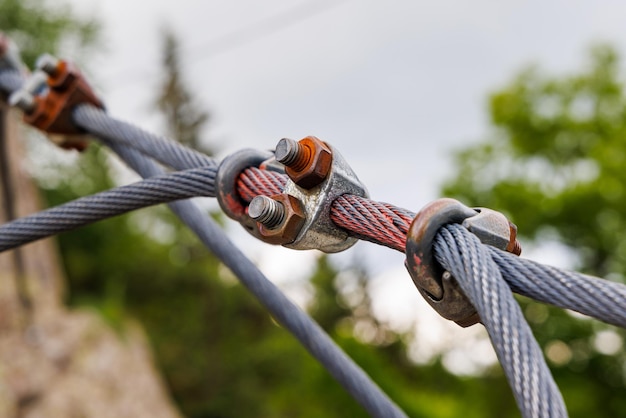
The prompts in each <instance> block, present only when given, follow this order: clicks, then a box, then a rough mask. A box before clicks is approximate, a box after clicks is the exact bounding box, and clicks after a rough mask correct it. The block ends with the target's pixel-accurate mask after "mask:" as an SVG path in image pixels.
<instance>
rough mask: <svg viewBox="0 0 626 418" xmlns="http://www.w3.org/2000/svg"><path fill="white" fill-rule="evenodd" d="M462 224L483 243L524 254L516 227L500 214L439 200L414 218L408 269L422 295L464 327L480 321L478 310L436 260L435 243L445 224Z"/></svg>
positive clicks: (409, 243) (438, 311)
mask: <svg viewBox="0 0 626 418" xmlns="http://www.w3.org/2000/svg"><path fill="white" fill-rule="evenodd" d="M451 223H458V224H462V225H463V226H464V227H465V228H467V229H468V230H469V231H470V232H472V233H473V234H474V235H476V236H477V237H478V238H479V239H480V241H481V242H482V243H483V244H487V245H491V246H494V247H496V248H499V249H501V250H505V251H508V252H511V253H514V254H516V255H519V254H520V253H521V247H520V246H519V243H518V242H517V240H516V239H515V238H516V235H517V228H516V227H515V225H514V224H512V223H511V222H509V220H508V219H507V218H506V217H505V216H504V215H503V214H501V213H500V212H496V211H494V210H491V209H486V208H474V209H472V208H469V207H467V206H465V205H463V204H462V203H461V202H459V201H457V200H454V199H447V198H446V199H438V200H435V201H434V202H432V203H430V204H428V205H426V206H425V207H424V208H423V209H422V210H421V211H420V212H419V213H418V214H417V216H416V217H415V219H414V220H413V222H412V223H411V226H410V228H409V232H408V234H407V241H406V262H405V265H406V268H407V270H408V271H409V274H410V275H411V278H412V279H413V282H414V283H415V286H416V287H417V289H418V290H419V292H420V293H421V295H422V296H423V297H424V299H426V301H427V302H428V303H429V304H430V306H432V307H433V309H435V310H436V311H437V313H439V315H441V316H443V317H444V318H446V319H449V320H451V321H454V322H456V323H457V324H459V325H460V326H462V327H469V326H471V325H474V324H476V323H478V322H480V317H479V316H478V313H477V312H476V309H475V308H474V306H473V305H472V303H471V302H470V301H469V299H468V298H467V296H465V294H464V293H463V291H462V290H461V288H460V287H459V285H458V283H457V281H456V279H455V278H454V277H453V276H452V275H451V274H450V272H448V271H445V270H444V269H443V268H442V267H441V265H440V264H439V263H438V262H437V261H436V260H435V257H434V254H433V240H434V238H435V235H436V234H437V232H438V231H439V228H441V227H442V226H444V225H448V224H451Z"/></svg>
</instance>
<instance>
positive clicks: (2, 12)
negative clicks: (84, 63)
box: [0, 0, 100, 67]
mask: <svg viewBox="0 0 626 418" xmlns="http://www.w3.org/2000/svg"><path fill="white" fill-rule="evenodd" d="M99 29H100V26H99V24H98V23H97V22H96V21H95V20H89V19H83V18H79V17H78V16H76V14H75V13H74V12H73V10H72V8H71V7H70V6H69V5H68V4H65V3H59V2H54V3H51V2H49V1H45V0H0V31H2V32H5V33H6V34H7V35H9V36H10V37H11V38H12V39H13V41H15V43H16V44H17V45H18V46H19V48H20V51H21V53H22V59H23V60H24V62H25V63H26V65H28V66H29V67H32V66H33V64H34V63H35V60H36V59H37V57H38V56H39V55H40V54H41V53H43V52H48V53H51V54H54V53H56V52H57V51H58V49H59V47H60V46H62V45H63V44H64V43H68V42H70V41H72V42H73V44H74V45H76V46H78V47H79V48H86V47H88V46H93V45H94V43H95V42H96V40H97V38H98V34H99Z"/></svg>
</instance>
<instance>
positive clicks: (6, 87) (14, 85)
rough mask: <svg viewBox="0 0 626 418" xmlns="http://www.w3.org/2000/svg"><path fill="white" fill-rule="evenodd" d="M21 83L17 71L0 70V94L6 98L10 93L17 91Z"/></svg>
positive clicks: (20, 77) (21, 80) (20, 76)
mask: <svg viewBox="0 0 626 418" xmlns="http://www.w3.org/2000/svg"><path fill="white" fill-rule="evenodd" d="M22 83H23V79H22V75H21V74H20V72H19V71H18V70H14V69H1V70H0V92H2V93H3V94H4V95H6V96H8V95H10V94H11V93H12V92H14V91H16V90H18V89H19V88H20V87H21V86H22Z"/></svg>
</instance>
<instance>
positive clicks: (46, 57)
mask: <svg viewBox="0 0 626 418" xmlns="http://www.w3.org/2000/svg"><path fill="white" fill-rule="evenodd" d="M58 66H59V60H58V59H57V58H56V57H53V56H52V55H50V54H43V55H42V56H40V57H39V59H37V64H36V67H37V69H38V70H41V71H43V72H45V73H46V74H48V75H50V76H54V75H55V74H56V72H57V68H58Z"/></svg>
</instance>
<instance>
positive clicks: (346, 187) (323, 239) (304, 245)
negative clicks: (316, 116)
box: [248, 136, 368, 253]
mask: <svg viewBox="0 0 626 418" xmlns="http://www.w3.org/2000/svg"><path fill="white" fill-rule="evenodd" d="M275 160H276V161H277V162H278V163H280V164H283V165H284V167H285V172H286V173H287V175H288V177H289V180H288V181H287V184H286V185H285V188H284V191H283V194H282V195H278V196H272V197H266V196H257V197H256V198H255V199H254V200H253V201H252V202H250V206H249V210H248V213H249V215H250V216H252V217H253V218H254V219H255V220H257V222H258V225H257V227H258V229H259V232H260V235H261V239H262V240H264V241H266V242H268V243H271V244H281V245H283V246H285V247H288V248H292V249H296V250H310V249H317V250H321V251H324V252H326V253H335V252H339V251H343V250H345V249H347V248H350V247H351V246H352V245H354V244H355V243H356V241H357V240H356V238H352V237H349V236H348V234H347V233H346V232H345V231H344V230H342V229H340V228H338V227H337V226H335V224H334V223H333V222H332V221H331V219H330V211H331V205H332V203H333V201H334V200H335V199H336V198H338V197H339V196H341V195H344V194H352V195H357V196H362V197H367V196H368V193H367V189H366V188H365V186H364V185H363V184H362V183H361V181H360V180H359V179H358V177H357V176H356V174H355V173H354V171H353V170H352V168H350V166H349V165H348V163H347V162H346V160H345V159H344V158H343V157H342V156H341V154H340V153H339V152H338V151H337V150H336V149H335V148H333V147H331V146H330V145H328V144H327V143H325V142H322V141H320V140H319V139H318V138H316V137H313V136H308V137H306V138H303V139H302V140H300V141H298V142H296V141H294V140H291V139H287V138H284V139H281V140H280V141H279V143H278V145H277V146H276V151H275Z"/></svg>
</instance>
